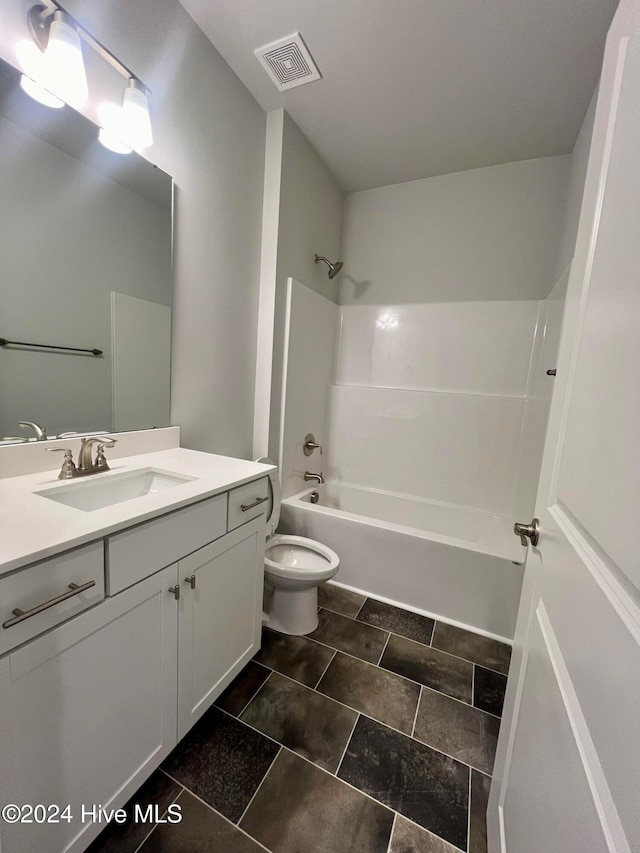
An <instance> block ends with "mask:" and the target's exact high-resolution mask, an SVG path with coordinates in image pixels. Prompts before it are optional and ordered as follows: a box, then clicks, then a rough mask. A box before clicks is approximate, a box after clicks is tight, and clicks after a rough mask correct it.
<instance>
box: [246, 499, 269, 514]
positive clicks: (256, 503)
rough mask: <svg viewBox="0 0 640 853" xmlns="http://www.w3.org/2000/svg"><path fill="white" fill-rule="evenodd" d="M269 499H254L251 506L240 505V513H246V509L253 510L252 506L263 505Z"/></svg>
mask: <svg viewBox="0 0 640 853" xmlns="http://www.w3.org/2000/svg"><path fill="white" fill-rule="evenodd" d="M268 500H269V498H268V497H267V498H256V499H255V501H254V502H253V503H251V504H240V509H241V510H242V512H246V511H247V510H248V509H253V508H254V506H258V504H263V503H264V502H265V501H268Z"/></svg>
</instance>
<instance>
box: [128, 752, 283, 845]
mask: <svg viewBox="0 0 640 853" xmlns="http://www.w3.org/2000/svg"><path fill="white" fill-rule="evenodd" d="M276 758H277V756H276ZM274 761H275V759H274ZM270 769H271V767H269V770H270ZM268 772H269V771H267V773H268ZM167 775H169V774H167ZM266 775H267V774H266V773H265V776H266ZM169 778H170V779H171V778H172V777H171V776H169ZM174 781H175V780H174ZM185 791H186V792H187V794H190V795H191V796H192V797H193V798H194V800H197V801H198V802H199V803H202V805H203V806H206V807H207V808H208V809H209V810H210V811H212V812H213V813H214V814H216V815H218V817H221V818H222V820H224V821H226V822H227V823H228V824H230V825H231V826H232V827H233V828H234V829H237V830H239V831H240V832H241V833H242V834H243V835H245V836H246V837H247V838H250V839H251V841H254V842H255V843H256V844H257V845H258V846H259V847H262V849H263V850H266V851H267V853H271V851H270V850H269V848H268V847H265V846H264V844H262V843H261V842H260V841H258V840H257V839H256V838H254V837H253V835H249V833H248V832H247V831H246V830H244V829H243V828H242V827H241V826H238V824H237V823H234V822H233V821H232V820H231V819H230V818H228V817H227V816H226V815H223V814H222V812H219V811H218V809H216V808H214V807H213V806H212V805H211V803H208V802H207V801H206V800H203V799H202V797H200V796H198V794H196V793H195V792H194V791H192V790H191V789H190V788H186V787H185V786H184V785H183V789H182V791H181V792H180V794H181V795H182V794H183V793H184V792H185ZM135 853H138V851H135Z"/></svg>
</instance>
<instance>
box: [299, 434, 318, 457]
mask: <svg viewBox="0 0 640 853" xmlns="http://www.w3.org/2000/svg"><path fill="white" fill-rule="evenodd" d="M316 447H317V448H318V450H319V451H320V456H322V445H320V444H318V442H317V441H316V439H315V436H314V434H313V433H312V432H308V433H307V434H306V435H305V437H304V444H303V445H302V450H303V452H304V455H305V456H311V454H312V453H313V451H314V450H315V449H316Z"/></svg>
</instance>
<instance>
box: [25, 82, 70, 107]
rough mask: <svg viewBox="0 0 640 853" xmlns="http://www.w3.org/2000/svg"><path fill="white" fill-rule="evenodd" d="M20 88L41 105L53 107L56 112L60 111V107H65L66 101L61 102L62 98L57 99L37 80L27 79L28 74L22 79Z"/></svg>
mask: <svg viewBox="0 0 640 853" xmlns="http://www.w3.org/2000/svg"><path fill="white" fill-rule="evenodd" d="M20 88H21V89H22V90H23V91H24V92H26V93H27V95H29V96H30V97H31V98H33V99H34V101H38V102H39V103H41V104H44V106H45V107H53V108H54V109H56V110H59V109H60V107H64V101H61V100H60V98H56V96H55V95H52V94H51V92H47V90H46V89H45V88H44V86H41V85H40V83H36V81H35V80H32V79H31V77H27V75H26V74H23V75H22V77H21V78H20Z"/></svg>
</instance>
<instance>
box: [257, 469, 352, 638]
mask: <svg viewBox="0 0 640 853" xmlns="http://www.w3.org/2000/svg"><path fill="white" fill-rule="evenodd" d="M257 461H258V462H263V463H265V464H267V465H273V463H272V462H271V460H269V459H266V458H262V459H258V460H257ZM269 483H270V500H269V504H268V509H267V543H266V547H265V555H264V580H265V603H266V608H265V613H264V618H263V622H264V624H265V625H267V626H268V627H269V628H273V629H274V630H276V631H280V632H281V633H283V634H296V635H302V634H310V633H311V632H312V631H314V630H315V629H316V628H317V627H318V586H319V585H320V584H321V583H325V581H328V580H329V579H330V578H332V577H334V576H335V575H336V573H337V571H338V568H339V566H340V559H339V557H338V555H337V554H336V553H335V551H332V550H331V548H328V547H327V546H326V545H323V544H322V543H321V542H316V541H315V540H314V539H307V538H306V537H304V536H289V535H286V534H277V533H276V532H275V530H276V527H277V526H278V521H279V519H280V485H279V482H278V472H277V471H272V472H270V474H269Z"/></svg>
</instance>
